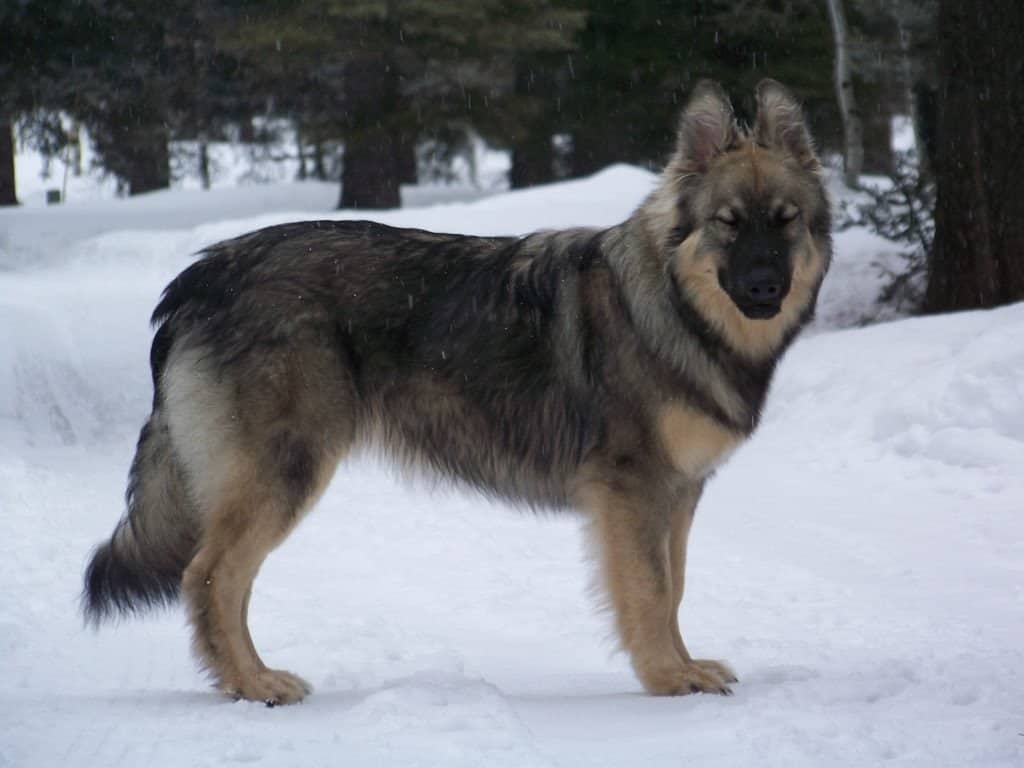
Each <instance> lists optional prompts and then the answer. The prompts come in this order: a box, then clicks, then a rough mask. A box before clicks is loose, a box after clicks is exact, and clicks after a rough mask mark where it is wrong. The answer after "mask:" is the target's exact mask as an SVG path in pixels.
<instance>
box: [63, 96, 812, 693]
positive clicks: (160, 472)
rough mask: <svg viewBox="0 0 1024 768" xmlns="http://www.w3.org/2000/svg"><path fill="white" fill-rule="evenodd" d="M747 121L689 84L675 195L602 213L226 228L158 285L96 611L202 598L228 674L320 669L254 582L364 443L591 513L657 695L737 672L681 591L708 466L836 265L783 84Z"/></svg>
mask: <svg viewBox="0 0 1024 768" xmlns="http://www.w3.org/2000/svg"><path fill="white" fill-rule="evenodd" d="M756 102H757V117H756V120H755V122H754V124H753V126H752V127H744V126H740V125H739V124H738V123H737V121H736V118H735V116H734V113H733V110H732V107H731V105H730V103H729V100H728V98H727V96H726V95H725V93H724V92H723V91H722V90H721V88H720V87H719V86H717V85H716V84H714V83H711V82H706V81H705V82H701V83H700V84H698V85H697V86H696V88H695V89H694V91H693V92H692V94H691V96H690V99H689V101H688V103H687V105H686V107H685V108H684V111H683V113H682V116H681V120H680V124H679V131H678V138H677V146H676V149H675V152H674V154H673V156H672V157H671V159H670V161H669V163H668V165H667V167H666V169H665V171H664V173H663V175H662V176H661V178H660V181H659V183H658V184H657V187H656V188H655V189H654V191H653V192H652V193H651V194H650V195H649V196H648V197H647V199H646V200H644V201H643V203H642V204H641V205H640V206H639V208H638V209H637V210H636V211H635V213H633V215H631V216H630V218H628V219H627V220H626V221H624V222H622V223H620V224H618V225H616V226H612V227H610V228H608V229H569V230H565V231H554V232H538V233H534V234H530V235H527V236H524V237H520V238H506V237H470V236H464V235H450V234H436V233H433V232H426V231H422V230H415V229H395V228H391V227H386V226H383V225H380V224H375V223H372V222H368V221H312V222H301V223H293V224H285V225H281V226H274V227H269V228H267V229H262V230H259V231H257V232H253V233H250V234H247V235H244V236H242V237H238V238H236V239H233V240H228V241H225V242H222V243H219V244H216V245H213V246H210V247H209V248H207V249H206V250H205V251H203V253H202V254H201V258H200V259H199V260H198V261H196V262H195V263H194V264H192V266H190V267H188V268H187V269H186V270H185V271H184V272H182V273H181V274H180V275H179V276H178V277H176V278H175V279H174V280H173V281H172V282H171V283H170V284H169V285H168V286H167V288H166V290H165V291H164V293H163V295H162V298H161V300H160V302H159V304H158V306H157V307H156V310H155V312H154V314H153V323H154V325H155V326H156V327H157V330H156V333H155V336H154V340H153V345H152V350H151V355H150V363H151V368H152V373H153V389H154V398H153V410H152V414H151V415H150V417H149V420H148V421H147V423H146V424H145V426H144V427H143V428H142V432H141V435H140V437H139V442H138V448H137V451H136V454H135V458H134V460H133V463H132V466H131V470H130V475H129V483H128V490H127V494H126V500H127V512H126V514H125V516H124V517H123V518H122V519H121V521H120V522H119V524H118V525H117V527H116V529H115V531H114V533H113V535H112V537H111V538H110V540H109V541H108V542H107V543H105V544H103V545H102V546H100V547H99V548H98V549H97V550H96V551H95V553H94V554H93V556H92V559H91V562H90V564H89V566H88V569H87V572H86V575H85V591H84V595H83V607H84V612H85V615H86V617H87V619H89V620H92V621H94V622H99V621H100V620H102V619H104V618H107V617H110V616H112V615H117V614H127V613H132V612H139V611H142V610H143V609H146V608H148V607H152V606H156V605H160V604H163V603H168V602H171V601H173V600H174V599H176V598H177V597H178V596H179V594H180V595H182V596H183V597H184V601H185V603H186V605H187V609H188V615H189V619H190V623H191V625H192V629H193V635H194V650H195V653H196V655H197V656H198V658H199V660H200V661H201V663H202V664H203V665H204V667H205V668H206V670H207V671H208V672H209V673H210V675H211V676H212V678H213V680H214V681H215V684H216V686H217V687H218V688H219V689H220V690H221V691H223V692H224V693H226V694H229V695H231V696H233V697H236V698H242V699H250V700H255V701H262V702H266V703H267V704H268V705H276V704H288V703H293V702H297V701H300V700H301V699H302V698H303V697H304V696H305V695H306V694H307V693H309V691H310V686H309V685H308V684H307V683H306V682H305V681H304V680H302V679H301V678H299V677H298V676H296V675H294V674H291V673H290V672H285V671H281V670H275V669H271V668H269V667H267V666H266V665H265V664H264V663H263V661H262V660H261V659H260V657H259V655H258V654H257V652H256V650H255V647H254V645H253V642H252V639H251V637H250V635H249V630H248V626H247V612H248V604H249V597H250V594H251V591H252V585H253V580H254V578H255V577H256V574H257V571H258V570H259V568H260V565H261V563H262V562H263V560H264V558H265V557H266V556H267V554H268V553H269V552H270V551H271V550H272V549H274V548H275V547H276V546H277V545H279V544H280V543H281V542H282V541H283V540H284V539H285V537H286V536H287V535H288V534H289V532H290V531H291V530H292V529H293V528H294V527H295V525H296V524H297V523H298V522H299V520H300V519H301V518H302V516H303V514H304V513H305V512H306V511H307V510H308V509H309V508H310V507H311V506H312V505H313V504H314V503H315V502H316V500H317V498H318V497H319V496H320V494H321V493H322V492H323V490H324V488H325V487H326V486H327V484H328V483H329V481H330V479H331V476H332V474H333V472H334V469H335V467H336V466H337V464H338V463H339V461H341V460H342V459H343V458H344V457H345V456H346V455H349V454H350V452H352V451H353V449H354V448H357V447H359V446H372V447H375V448H376V449H378V450H380V451H382V452H383V453H384V454H385V455H386V456H388V457H391V458H393V459H394V460H395V461H397V462H398V463H399V464H401V465H402V466H406V467H413V468H416V469H418V470H421V471H426V472H429V473H431V474H433V475H435V476H438V477H440V478H443V479H447V480H451V481H454V482H456V483H458V484H461V485H462V486H464V487H468V488H471V489H475V490H477V491H480V492H482V493H484V494H486V495H488V496H491V497H495V498H499V499H503V500H507V501H511V502H513V503H517V504H520V505H524V506H526V507H528V508H543V509H563V508H564V509H572V510H576V511H578V512H580V513H581V514H582V515H583V516H584V518H585V520H586V521H587V525H588V528H589V531H590V533H591V534H592V536H593V540H594V542H595V545H596V549H597V558H598V561H599V564H600V573H601V584H602V586H603V587H604V590H605V592H606V597H607V600H608V603H609V606H610V608H611V609H612V611H613V614H614V617H615V623H616V628H617V630H618V636H619V638H620V640H621V643H622V646H623V648H624V649H625V650H626V651H627V652H628V654H629V656H630V660H631V662H632V665H633V668H634V670H635V672H636V674H637V676H638V678H639V680H640V682H641V683H642V684H643V686H644V687H645V688H646V690H647V691H648V692H650V693H651V694H656V695H676V694H688V693H694V692H716V693H721V694H726V693H729V692H730V688H729V686H730V684H731V683H734V682H736V677H735V675H734V674H733V672H732V670H731V669H730V668H729V667H728V666H727V665H726V664H725V663H723V662H719V661H714V660H702V659H694V658H693V657H691V655H690V653H689V651H688V650H687V648H686V645H685V643H684V642H683V638H682V635H681V633H680V630H679V625H678V619H677V617H678V610H679V605H680V602H681V600H682V597H683V584H684V572H685V567H686V548H687V538H688V534H689V532H690V526H691V524H692V522H693V516H694V510H695V508H696V505H697V502H698V499H699V498H700V496H701V492H702V489H703V487H704V484H705V483H706V482H707V480H708V478H709V477H710V476H711V475H712V474H713V473H714V472H715V470H716V468H718V467H719V466H720V465H721V464H722V462H723V461H725V460H726V459H727V457H728V456H729V454H730V453H731V452H732V451H734V450H735V449H736V447H737V446H738V445H740V444H741V443H742V442H743V441H744V440H746V439H747V438H748V437H749V436H750V435H751V433H752V432H753V431H754V428H755V427H756V426H757V423H758V419H759V415H760V412H761V409H762V406H763V403H764V401H765V397H766V394H767V392H768V387H769V383H770V381H771V379H772V375H773V371H774V370H775V367H776V365H777V363H778V362H779V360H780V358H781V356H782V355H783V353H784V352H785V350H786V348H787V347H788V346H789V345H790V343H791V342H792V341H793V339H794V337H795V336H796V334H797V333H798V331H799V330H800V329H801V327H802V326H804V325H805V324H806V323H807V322H808V320H809V319H810V318H811V317H812V314H813V311H814V306H815V302H816V299H817V295H818V291H819V288H820V286H821V282H822V280H823V278H824V275H825V273H826V271H827V268H828V265H829V261H830V259H831V253H832V245H831V215H830V209H829V202H828V198H827V196H826V193H825V190H824V186H823V182H822V178H821V167H820V164H819V161H818V158H817V156H816V154H815V151H814V147H813V142H812V139H811V137H810V134H809V131H808V129H807V126H806V124H805V121H804V117H803V113H802V110H801V107H800V105H799V103H798V102H797V100H796V99H795V98H794V97H793V95H792V94H791V93H790V92H789V91H787V90H786V89H785V88H784V87H783V86H782V85H780V84H779V83H777V82H774V81H771V80H766V81H763V82H761V83H760V84H759V86H758V87H757V91H756Z"/></svg>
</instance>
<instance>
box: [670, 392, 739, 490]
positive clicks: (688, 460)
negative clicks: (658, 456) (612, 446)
mask: <svg viewBox="0 0 1024 768" xmlns="http://www.w3.org/2000/svg"><path fill="white" fill-rule="evenodd" d="M657 434H658V439H659V440H660V442H661V446H662V449H663V450H664V451H665V454H666V456H667V457H668V460H669V462H670V463H671V464H672V466H674V467H675V468H676V469H677V470H679V471H680V472H682V473H683V474H685V475H686V476H688V477H691V478H693V479H695V480H700V479H703V478H705V477H707V476H708V475H709V474H710V473H711V472H713V471H714V470H715V469H717V468H718V467H719V466H721V464H722V463H723V462H724V461H725V460H726V459H728V458H729V456H730V454H732V452H733V451H734V450H735V449H736V447H737V446H739V444H740V443H741V442H743V439H744V435H742V434H740V433H738V432H735V431H733V430H731V429H729V428H728V427H725V426H723V425H722V424H720V423H719V422H718V421H716V420H715V419H712V418H711V417H710V416H707V415H705V414H703V413H701V412H700V411H698V410H696V409H694V408H691V407H690V406H688V405H684V404H682V403H669V404H667V405H665V406H663V407H662V408H661V410H660V412H659V413H658V417H657Z"/></svg>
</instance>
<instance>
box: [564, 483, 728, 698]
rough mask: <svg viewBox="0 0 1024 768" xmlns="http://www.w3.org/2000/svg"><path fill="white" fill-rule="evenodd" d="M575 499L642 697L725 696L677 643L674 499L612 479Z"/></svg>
mask: <svg viewBox="0 0 1024 768" xmlns="http://www.w3.org/2000/svg"><path fill="white" fill-rule="evenodd" d="M578 498H579V500H580V503H581V504H582V505H583V506H584V508H585V509H586V510H587V511H588V512H589V514H590V516H591V520H592V525H593V531H594V533H595V534H596V539H597V545H598V548H599V552H600V558H601V569H602V576H603V579H604V586H605V588H606V590H607V594H608V598H609V602H610V603H611V607H612V609H613V611H614V613H615V620H616V626H617V629H618V632H619V637H620V639H621V641H622V644H623V646H624V648H625V649H626V651H627V652H628V653H629V654H630V658H631V661H632V662H633V669H634V670H635V671H636V673H637V676H638V677H639V678H640V681H641V682H642V683H643V685H644V687H645V688H646V689H647V691H648V692H650V693H653V694H656V695H678V694H686V693H697V692H701V691H704V692H713V693H729V689H728V686H727V685H726V681H725V680H723V679H722V678H721V677H720V676H719V675H718V674H717V673H716V672H715V671H714V670H710V669H706V668H704V667H703V666H702V665H701V664H698V663H696V662H694V661H693V660H692V659H690V658H689V654H688V653H686V651H685V646H683V645H682V639H681V638H680V637H679V629H678V623H677V615H676V613H677V610H678V602H677V598H676V595H677V591H678V593H679V594H680V595H681V593H682V582H681V580H679V582H678V585H677V583H676V582H677V575H676V573H675V571H674V570H673V561H672V557H671V552H670V545H671V543H672V539H673V531H672V528H673V525H672V522H673V520H672V512H673V502H674V501H675V494H672V493H669V492H668V491H667V490H658V489H657V484H656V483H647V484H645V483H644V482H642V481H641V480H640V479H625V478H615V479H610V480H605V481H596V482H590V483H588V484H586V485H585V486H584V487H583V488H581V490H580V493H579V497H578ZM682 533H683V531H682V529H681V528H680V529H679V530H678V531H677V532H676V538H677V540H678V538H679V536H680V535H682Z"/></svg>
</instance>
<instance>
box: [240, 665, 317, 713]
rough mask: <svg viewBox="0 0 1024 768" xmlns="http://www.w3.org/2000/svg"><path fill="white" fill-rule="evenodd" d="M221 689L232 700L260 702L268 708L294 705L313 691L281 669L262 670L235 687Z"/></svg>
mask: <svg viewBox="0 0 1024 768" xmlns="http://www.w3.org/2000/svg"><path fill="white" fill-rule="evenodd" d="M222 688H223V690H224V692H225V693H226V694H228V695H229V696H231V697H232V698H235V699H248V700H249V701H261V702H263V703H264V704H266V705H267V706H268V707H276V706H279V705H281V704H296V703H298V702H300V701H302V700H303V699H304V698H305V697H306V694H308V693H311V692H312V690H313V687H312V686H311V685H310V684H309V683H307V682H306V681H305V680H303V679H302V678H301V677H299V676H298V675H293V674H292V673H291V672H286V671H284V670H283V669H263V670H260V671H259V672H257V673H256V674H254V675H252V676H250V677H248V678H246V679H245V680H243V681H241V682H240V683H238V684H236V685H227V686H222Z"/></svg>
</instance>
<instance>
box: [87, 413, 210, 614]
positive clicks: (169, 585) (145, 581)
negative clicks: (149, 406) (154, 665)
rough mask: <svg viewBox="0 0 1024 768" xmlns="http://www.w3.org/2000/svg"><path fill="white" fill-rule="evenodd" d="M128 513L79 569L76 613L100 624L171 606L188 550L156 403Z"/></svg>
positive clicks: (189, 525)
mask: <svg viewBox="0 0 1024 768" xmlns="http://www.w3.org/2000/svg"><path fill="white" fill-rule="evenodd" d="M125 499H126V502H127V512H126V513H125V516H124V517H123V518H121V521H120V522H119V523H118V524H117V528H115V529H114V533H113V535H112V536H111V537H110V541H108V542H106V543H104V544H101V545H100V546H99V547H97V549H96V551H95V552H94V553H93V555H92V560H91V561H90V563H89V567H88V568H87V569H86V572H85V589H84V592H83V594H82V611H83V613H84V614H85V618H86V621H87V622H89V623H92V624H99V623H100V622H102V621H103V620H104V619H106V618H109V617H111V616H116V615H121V616H124V615H128V614H133V613H141V612H143V611H145V610H146V609H148V608H153V607H158V606H161V605H166V604H169V603H172V602H174V600H175V599H177V597H178V591H179V589H180V587H181V577H182V573H183V572H184V570H185V566H186V565H188V563H189V561H190V560H191V559H192V556H193V554H194V551H195V547H196V541H197V538H198V521H197V520H196V514H195V512H194V507H193V505H192V503H191V502H190V500H189V497H188V493H187V490H186V487H185V482H184V476H183V473H182V469H181V465H180V463H179V461H178V459H177V458H176V456H175V455H174V449H173V446H172V445H171V437H170V433H169V431H168V428H167V421H166V418H165V416H164V415H163V413H162V411H161V408H160V406H159V404H155V407H154V410H153V413H152V415H151V416H150V418H149V421H147V422H146V425H145V426H144V427H143V428H142V433H141V434H140V435H139V444H138V447H137V448H136V451H135V459H134V461H133V462H132V467H131V472H130V474H129V478H128V492H127V494H126V496H125Z"/></svg>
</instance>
